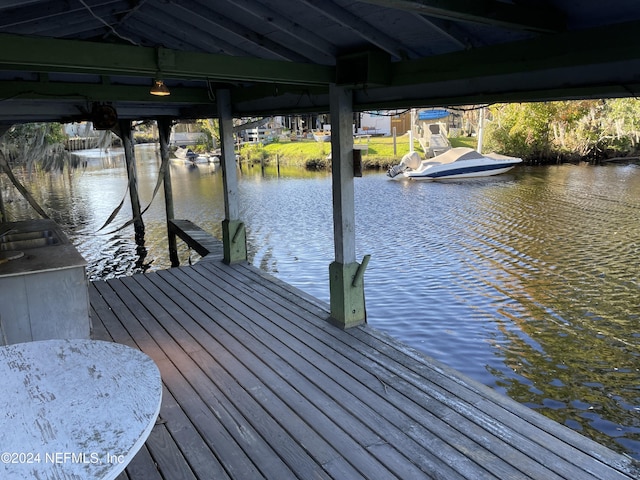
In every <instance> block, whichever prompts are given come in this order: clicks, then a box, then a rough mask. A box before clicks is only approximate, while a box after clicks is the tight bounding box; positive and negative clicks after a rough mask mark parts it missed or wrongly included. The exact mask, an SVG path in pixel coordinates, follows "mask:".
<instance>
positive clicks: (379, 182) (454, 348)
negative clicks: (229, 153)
mask: <svg viewBox="0 0 640 480" xmlns="http://www.w3.org/2000/svg"><path fill="white" fill-rule="evenodd" d="M137 152H138V153H137V154H138V170H139V176H140V189H141V200H142V203H143V206H144V205H146V204H147V203H148V202H149V201H150V200H151V195H152V191H153V187H154V185H155V181H156V177H157V174H158V162H157V160H156V157H155V150H154V149H153V148H141V149H138V151H137ZM123 163H124V162H123V160H122V158H121V157H118V156H114V157H110V158H104V157H102V158H101V157H100V156H99V155H96V156H94V157H93V158H89V159H88V166H87V168H86V169H85V170H83V171H81V172H75V173H74V174H72V175H71V176H69V175H66V174H64V175H55V176H46V177H42V176H39V177H38V176H33V177H26V178H25V182H26V183H27V184H28V185H29V186H30V188H31V190H32V191H33V192H34V193H35V194H36V196H37V197H38V198H39V199H40V201H41V204H43V205H44V206H45V208H46V209H47V211H49V212H51V214H52V217H54V218H55V219H56V220H57V221H59V222H60V223H61V224H63V225H64V226H65V227H66V228H67V231H68V232H69V234H70V236H71V237H72V238H73V240H74V242H75V243H76V245H77V246H78V248H79V250H80V251H81V252H82V253H83V255H84V256H85V258H86V259H87V260H88V261H89V262H90V264H91V266H90V268H89V274H90V276H91V278H94V279H97V278H109V277H114V276H121V275H129V274H131V273H133V272H140V271H151V270H156V269H161V268H167V267H168V264H169V261H168V255H167V247H166V240H165V237H164V235H165V225H164V221H165V220H164V202H163V198H162V192H160V193H159V194H158V197H157V198H156V199H155V200H154V201H153V203H152V205H151V207H150V208H149V210H148V211H147V213H146V214H145V222H146V226H147V236H146V239H147V243H146V248H137V247H136V245H135V244H134V242H133V240H132V238H133V232H132V229H131V227H129V228H126V229H124V230H121V231H118V232H113V230H115V229H116V228H117V227H118V226H119V225H122V224H123V223H124V222H125V221H126V220H128V218H129V216H130V209H129V206H128V198H127V200H126V201H125V205H124V207H123V209H122V211H121V212H120V214H119V215H118V217H117V218H116V221H115V222H114V223H113V224H112V225H110V226H108V227H106V228H105V229H103V230H102V231H101V232H99V231H98V230H99V228H100V227H101V226H102V224H103V223H104V222H105V220H106V219H107V218H108V216H109V214H110V213H111V211H112V210H113V209H114V208H115V207H116V205H117V204H118V203H119V202H120V200H121V199H122V198H123V196H125V194H126V172H125V169H124V166H123ZM171 174H172V178H173V190H174V196H175V210H176V217H177V218H186V219H189V220H192V221H194V222H195V223H196V224H199V225H200V226H202V227H203V228H204V229H206V230H208V231H210V232H212V233H213V234H215V235H218V236H219V235H220V223H221V221H222V219H223V212H224V209H223V204H222V179H221V174H220V172H219V171H217V170H216V169H215V168H214V167H212V166H207V165H205V166H199V167H197V168H189V167H186V166H184V165H172V169H171ZM0 182H1V183H0V185H2V186H3V197H4V199H5V202H6V203H7V208H8V210H9V212H10V214H12V215H13V219H15V220H17V219H23V218H29V217H31V216H32V214H31V212H30V211H29V209H28V208H27V207H26V206H25V205H24V203H23V202H22V201H20V199H19V198H18V197H17V194H15V193H14V192H12V190H10V189H8V187H7V183H6V178H4V177H2V178H0ZM240 189H241V200H242V202H243V212H242V218H243V220H244V221H245V223H246V225H247V232H248V243H249V249H250V260H251V262H252V263H253V264H254V265H256V266H258V267H260V268H262V269H264V270H266V271H268V272H270V273H272V274H274V275H276V276H277V277H279V278H281V279H283V280H285V281H287V282H289V283H291V284H293V285H295V286H297V287H299V288H301V289H303V290H305V291H307V292H308V293H310V294H312V295H315V296H316V297H318V298H320V299H323V300H326V301H328V298H329V291H328V283H329V275H328V265H329V263H330V262H331V261H332V260H333V246H332V242H333V234H332V217H331V180H330V177H329V176H328V175H326V174H311V173H308V172H302V171H300V170H295V169H294V170H286V169H283V170H282V171H281V176H280V177H278V176H277V175H276V172H275V171H274V170H267V171H266V173H265V174H264V175H262V173H261V171H260V169H259V168H253V169H250V170H249V171H247V170H245V171H244V172H241V173H240ZM356 202H357V247H358V248H357V250H358V253H357V255H358V259H359V260H360V259H361V258H362V256H363V255H365V254H371V255H372V257H371V262H370V263H369V267H368V269H367V272H366V275H365V284H366V285H365V294H366V298H367V313H368V319H369V322H370V324H372V325H374V326H375V327H377V328H380V329H382V330H385V331H387V332H389V333H390V334H392V335H394V336H396V337H398V338H400V339H401V340H403V341H405V342H406V343H408V344H410V345H412V346H413V347H415V348H416V349H418V350H421V351H423V352H425V353H426V354H428V355H430V356H433V357H435V358H437V359H439V360H441V361H443V362H445V363H447V364H449V365H451V366H452V367H454V368H456V369H458V370H460V371H462V372H464V373H466V374H468V375H470V376H471V377H473V378H475V379H476V380H479V381H481V382H483V383H485V384H487V385H489V386H491V387H492V388H494V389H496V390H498V391H500V392H503V393H504V394H506V395H509V396H510V397H512V398H514V399H516V400H518V401H519V402H522V403H524V404H526V405H528V406H530V407H531V408H534V409H536V410H538V411H540V412H542V413H544V414H545V415H547V416H549V417H551V418H553V419H555V420H557V421H558V422H560V423H563V424H565V425H567V426H569V427H571V428H573V429H575V430H578V431H580V432H582V433H583V434H584V435H587V436H589V437H591V438H593V439H595V440H597V441H598V442H600V443H602V444H605V445H607V446H609V447H610V448H613V449H615V450H617V451H620V452H625V453H627V454H629V455H631V456H633V457H635V458H639V459H640V351H639V346H640V319H639V316H640V278H639V269H638V265H639V264H640V215H639V213H640V168H639V167H636V166H633V165H631V166H615V165H609V166H606V167H592V166H571V165H567V166H556V167H530V168H526V167H523V168H521V169H519V170H516V171H515V172H514V173H513V174H507V175H502V176H499V177H493V178H485V179H477V180H466V181H450V182H446V183H445V182H440V183H408V184H407V183H396V182H393V181H389V180H388V179H387V177H386V176H385V175H384V174H378V173H376V174H368V175H365V176H364V177H363V178H361V179H356ZM104 232H107V233H104ZM180 256H181V259H182V261H183V263H187V262H188V261H189V258H190V252H189V251H188V250H187V249H186V247H184V246H183V247H182V250H181V252H180ZM192 259H193V260H197V255H195V254H194V255H193V256H192Z"/></svg>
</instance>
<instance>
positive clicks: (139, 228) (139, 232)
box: [118, 120, 144, 246]
mask: <svg viewBox="0 0 640 480" xmlns="http://www.w3.org/2000/svg"><path fill="white" fill-rule="evenodd" d="M118 125H119V127H120V138H121V139H122V146H123V147H124V159H125V162H126V164H127V177H128V178H129V197H130V198H131V212H132V213H133V230H134V232H135V239H136V244H137V245H139V246H143V245H144V222H143V221H142V209H141V208H140V197H139V196H138V174H137V171H136V156H135V151H134V148H133V134H132V129H131V121H129V120H120V121H119V122H118Z"/></svg>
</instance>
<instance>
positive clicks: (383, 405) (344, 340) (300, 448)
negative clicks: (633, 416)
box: [91, 261, 639, 480]
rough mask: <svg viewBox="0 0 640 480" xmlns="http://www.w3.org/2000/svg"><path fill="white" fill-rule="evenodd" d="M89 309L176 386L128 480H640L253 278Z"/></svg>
mask: <svg viewBox="0 0 640 480" xmlns="http://www.w3.org/2000/svg"><path fill="white" fill-rule="evenodd" d="M91 304H92V313H93V323H94V335H96V336H98V337H100V338H111V339H113V340H114V341H117V342H121V343H125V344H127V345H130V346H136V347H138V348H140V349H141V350H143V351H144V352H146V353H147V354H148V355H150V356H151V357H152V358H153V359H154V360H155V361H156V363H157V364H158V366H159V368H160V371H161V374H162V377H163V382H164V384H165V391H164V399H163V405H162V408H161V412H160V422H159V424H158V425H156V427H155V428H154V431H153V432H152V435H151V436H150V438H149V440H148V441H147V444H146V446H145V448H144V449H143V450H141V452H140V453H139V454H138V456H137V457H136V458H135V459H134V462H132V464H131V465H130V466H129V468H128V469H127V473H126V474H127V475H128V478H129V479H130V480H141V479H147V478H192V479H210V478H216V479H218V478H221V479H224V478H229V479H249V478H250V479H255V478H268V479H288V478H302V479H307V478H336V479H341V480H343V479H345V480H346V479H352V478H354V479H355V478H375V479H386V478H401V479H408V478H412V479H413V478H439V479H464V478H466V479H484V478H487V479H490V478H496V479H505V478H509V479H519V478H522V479H544V480H548V479H554V478H558V479H560V478H564V479H599V480H600V479H612V480H614V479H627V480H628V479H630V478H635V477H634V476H637V475H638V473H639V470H637V465H635V464H634V462H633V461H632V460H631V459H628V458H626V457H624V456H622V455H618V454H616V453H614V452H612V451H610V450H608V449H606V448H604V447H602V446H600V445H598V444H596V443H594V442H592V441H590V440H588V439H586V438H584V437H582V436H581V435H579V434H577V433H575V432H573V431H571V430H570V429H568V428H566V427H564V426H561V425H558V424H556V423H555V422H553V421H551V420H549V419H546V418H545V417H543V416H541V415H539V414H538V413H536V412H533V411H532V410H530V409H527V408H526V407H524V406H522V405H519V404H517V403H516V402H513V401H511V400H510V399H508V398H505V397H503V396H501V395H499V394H497V393H496V392H494V391H492V390H490V389H488V388H487V387H485V386H483V385H480V384H477V383H476V382H473V381H471V380H469V379H467V378H465V377H463V376H461V375H460V374H458V373H457V372H454V371H452V370H451V369H449V368H447V367H446V366H443V365H441V364H439V363H437V362H435V361H432V360H431V359H428V358H427V357H425V356H423V355H421V354H419V353H417V352H414V351H413V350H411V349H409V348H408V347H406V346H404V345H402V344H401V343H399V342H397V341H395V340H394V339H392V338H390V337H388V336H387V335H385V334H383V333H381V332H378V331H376V330H374V329H372V328H370V327H367V326H364V327H357V328H354V329H351V330H349V331H342V330H340V329H337V328H335V327H333V326H332V325H331V324H329V323H328V322H326V320H325V319H326V317H327V315H328V313H327V309H326V306H325V305H323V304H322V302H320V301H318V300H316V299H313V298H311V297H310V296H308V295H306V294H304V293H302V292H299V291H297V290H296V289H293V288H292V287H290V286H288V285H286V284H284V283H283V282H280V281H278V280H276V279H273V278H271V277H269V276H267V275H264V274H263V273H261V272H259V271H258V270H256V269H254V268H252V267H250V266H247V265H235V266H228V265H224V264H222V263H220V262H217V261H208V262H200V263H198V264H197V265H195V266H193V267H181V268H174V269H171V270H165V271H160V272H156V273H151V274H147V275H135V276H133V277H127V278H123V279H118V280H109V281H107V282H102V281H101V282H95V283H93V284H92V287H91ZM156 466H157V467H156ZM152 475H156V476H157V477H154V476H152ZM126 478H127V477H125V476H123V477H122V479H121V480H124V479H126Z"/></svg>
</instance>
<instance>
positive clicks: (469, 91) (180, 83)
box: [0, 0, 640, 125]
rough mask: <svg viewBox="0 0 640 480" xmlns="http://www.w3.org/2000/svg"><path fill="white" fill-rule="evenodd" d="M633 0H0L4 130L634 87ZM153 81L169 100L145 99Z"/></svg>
mask: <svg viewBox="0 0 640 480" xmlns="http://www.w3.org/2000/svg"><path fill="white" fill-rule="evenodd" d="M639 27H640V7H639V6H638V3H637V1H635V0H617V1H615V2H604V3H603V2H601V1H600V0H583V1H580V2H575V1H573V0H545V1H518V0H514V1H501V0H486V1H482V2H478V1H475V0H462V1H460V0H439V1H435V0H357V1H354V0H321V1H319V0H296V1H290V0H216V1H215V2H207V1H204V0H66V1H59V0H0V99H1V100H0V125H3V124H4V125H7V124H12V123H18V122H30V121H67V122H68V121H77V120H86V119H92V112H93V114H95V108H94V106H95V105H96V104H105V103H107V104H109V105H111V106H113V107H114V108H115V109H116V111H117V114H118V116H119V117H120V118H125V119H126V118H130V119H142V118H156V117H158V116H169V117H174V118H183V119H186V118H203V117H215V116H216V115H217V113H216V98H215V91H216V89H218V88H229V89H230V90H231V101H232V110H233V114H234V115H235V116H238V117H240V116H251V115H265V114H277V113H295V112H326V111H328V110H329V93H328V92H329V84H331V83H336V84H338V85H346V86H349V87H353V88H354V98H353V102H354V105H353V108H354V109H355V110H360V111H362V110H369V109H392V108H406V107H428V106H445V105H460V104H472V103H473V104H479V103H489V102H496V101H501V102H502V101H534V100H548V99H568V98H586V97H617V96H634V95H636V92H637V91H638V90H639V89H640V36H638V35H637V32H638V31H639V30H640V28H639ZM156 78H161V79H163V80H164V83H165V84H166V85H167V86H168V88H169V89H170V91H171V95H170V96H168V97H155V96H152V95H150V94H149V88H150V86H151V85H152V83H153V81H154V79H156Z"/></svg>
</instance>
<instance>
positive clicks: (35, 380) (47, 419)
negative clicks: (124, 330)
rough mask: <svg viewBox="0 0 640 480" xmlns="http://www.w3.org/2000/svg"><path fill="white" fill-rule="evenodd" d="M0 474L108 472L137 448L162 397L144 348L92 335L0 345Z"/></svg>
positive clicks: (83, 479)
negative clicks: (128, 345) (90, 338)
mask: <svg viewBox="0 0 640 480" xmlns="http://www.w3.org/2000/svg"><path fill="white" fill-rule="evenodd" d="M0 382H2V386H1V387H0V415H1V417H0V418H2V423H1V424H0V478H3V479H4V478H6V479H11V480H18V479H29V480H32V479H35V478H41V479H69V480H71V479H73V480H89V479H114V478H115V477H116V476H118V474H120V472H122V470H124V468H125V467H126V465H127V464H128V463H129V461H131V459H132V458H133V456H134V455H135V454H136V452H137V451H138V450H139V449H140V447H142V445H143V444H144V442H145V440H146V439H147V437H148V436H149V433H150V432H151V429H152V428H153V426H154V424H155V421H156V418H157V416H158V412H159V411H160V401H161V397H162V383H161V380H160V372H159V371H158V368H157V367H156V365H155V363H154V362H153V360H151V358H149V357H148V356H147V355H145V354H144V353H142V352H140V351H139V350H135V349H132V348H129V347H126V346H124V345H120V344H117V343H111V342H103V341H92V340H45V341H39V342H29V343H20V344H14V345H8V346H4V347H0Z"/></svg>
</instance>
